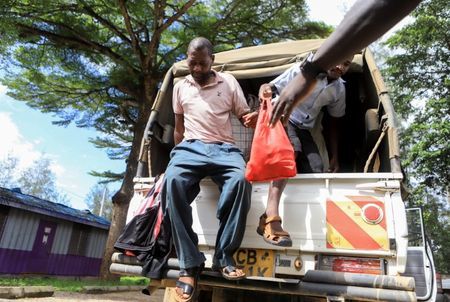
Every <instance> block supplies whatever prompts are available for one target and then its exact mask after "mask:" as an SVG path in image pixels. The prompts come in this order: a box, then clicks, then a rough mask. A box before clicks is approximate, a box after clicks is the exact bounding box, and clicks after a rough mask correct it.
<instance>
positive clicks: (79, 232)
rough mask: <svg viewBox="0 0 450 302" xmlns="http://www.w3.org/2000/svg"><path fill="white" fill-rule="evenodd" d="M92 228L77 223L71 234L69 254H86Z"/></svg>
mask: <svg viewBox="0 0 450 302" xmlns="http://www.w3.org/2000/svg"><path fill="white" fill-rule="evenodd" d="M89 231H90V228H89V227H88V226H85V225H82V224H78V223H75V224H73V228H72V236H70V243H69V250H68V254H69V255H77V256H86V253H87V247H88V239H89Z"/></svg>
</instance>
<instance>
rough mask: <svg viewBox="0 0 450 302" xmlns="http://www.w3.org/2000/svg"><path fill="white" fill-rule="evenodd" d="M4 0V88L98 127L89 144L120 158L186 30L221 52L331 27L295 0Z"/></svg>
mask: <svg viewBox="0 0 450 302" xmlns="http://www.w3.org/2000/svg"><path fill="white" fill-rule="evenodd" d="M2 2H3V4H2V5H1V11H0V16H1V21H0V33H1V38H2V46H1V48H0V52H1V53H2V54H3V62H2V63H3V67H5V68H6V70H7V72H6V75H5V76H4V78H3V79H2V82H3V83H4V84H5V85H7V86H8V88H9V94H10V95H11V96H12V97H14V98H15V99H17V100H21V101H25V102H27V104H28V105H30V106H31V107H33V108H36V109H39V110H41V111H42V112H49V113H52V114H54V116H55V117H56V118H57V120H56V121H55V122H54V123H55V124H59V125H67V124H69V123H71V122H74V123H76V125H77V126H79V127H93V128H95V129H96V130H98V131H99V132H100V133H103V134H104V135H103V136H101V137H98V138H96V139H93V140H92V142H93V143H94V144H95V145H96V146H97V147H99V148H106V149H107V152H108V155H109V156H110V158H112V159H125V158H127V157H128V154H129V150H130V149H129V148H130V142H132V141H133V138H136V134H137V132H139V129H140V128H142V127H143V126H142V123H145V121H144V120H146V117H147V115H148V112H149V109H150V108H151V105H152V102H153V98H154V96H155V94H156V89H157V85H158V83H159V82H160V80H161V78H162V76H163V74H164V73H165V71H166V70H167V69H168V68H169V67H170V66H171V65H172V64H173V63H174V62H175V61H176V60H178V59H180V58H181V57H183V56H184V52H185V49H186V45H187V43H188V42H189V40H190V39H192V38H193V37H195V36H198V35H201V36H205V37H207V38H209V39H210V40H211V41H212V43H213V44H214V45H215V46H216V51H220V50H225V49H230V48H234V47H241V46H249V45H255V44H260V43H266V42H274V41H277V40H281V39H299V38H317V37H324V36H327V35H328V34H329V33H330V31H331V28H330V27H328V26H326V25H324V24H323V23H317V22H309V21H308V20H307V15H306V7H305V4H304V1H301V0H283V1H268V0H267V1H259V0H249V1H238V0H235V1H231V0H226V1H225V0H219V1H198V2H197V1H194V0H189V1H144V0H137V1H124V0H122V1H116V0H114V1H112V0H105V1H100V0H80V1H70V0H54V1H50V0H47V1H46V0H43V1H26V0H23V1H15V0H14V1H12V0H6V1H2ZM144 112H145V114H144ZM140 131H142V129H140ZM139 139H140V138H139ZM138 142H139V143H140V141H137V142H136V143H138ZM97 175H99V174H97ZM100 175H102V174H100ZM103 176H107V177H112V178H113V179H122V178H123V176H124V175H123V174H122V173H119V174H114V173H111V172H109V173H106V174H103Z"/></svg>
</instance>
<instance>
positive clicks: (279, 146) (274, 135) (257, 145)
mask: <svg viewBox="0 0 450 302" xmlns="http://www.w3.org/2000/svg"><path fill="white" fill-rule="evenodd" d="M271 112H272V104H271V101H270V99H264V100H263V101H262V103H261V108H260V112H259V116H258V122H257V124H256V128H255V134H254V136H253V142H252V149H251V152H250V160H249V161H248V163H247V168H246V171H245V178H246V179H247V180H248V181H270V180H277V179H283V178H288V177H292V176H295V175H296V174H297V170H296V167H295V155H294V149H293V148H292V144H291V142H290V141H289V138H288V136H287V134H286V131H285V130H284V127H283V125H282V124H281V122H280V121H278V122H277V123H276V124H275V126H274V127H270V126H269V121H270V114H271Z"/></svg>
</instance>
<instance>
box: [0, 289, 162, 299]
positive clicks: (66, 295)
mask: <svg viewBox="0 0 450 302" xmlns="http://www.w3.org/2000/svg"><path fill="white" fill-rule="evenodd" d="M163 298H164V290H163V289H161V290H158V291H156V292H155V293H153V295H151V296H147V295H144V294H142V293H141V292H140V291H131V292H114V293H106V294H82V293H72V292H55V293H54V295H53V296H52V297H45V298H23V299H13V300H10V299H0V301H2V302H6V301H8V302H76V301H83V302H121V301H123V302H125V301H126V302H144V301H145V302H162V301H163Z"/></svg>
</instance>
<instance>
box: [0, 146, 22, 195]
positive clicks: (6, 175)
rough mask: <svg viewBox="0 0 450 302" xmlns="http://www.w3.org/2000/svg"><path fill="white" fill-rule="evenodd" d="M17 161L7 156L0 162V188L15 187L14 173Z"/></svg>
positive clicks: (9, 155)
mask: <svg viewBox="0 0 450 302" xmlns="http://www.w3.org/2000/svg"><path fill="white" fill-rule="evenodd" d="M18 163H19V160H18V159H17V158H16V157H14V156H12V155H11V154H8V155H7V156H6V158H5V159H3V160H1V161H0V170H1V171H2V173H0V186H1V187H4V188H13V187H15V186H17V182H16V180H15V174H16V173H15V171H16V169H17V166H18Z"/></svg>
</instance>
